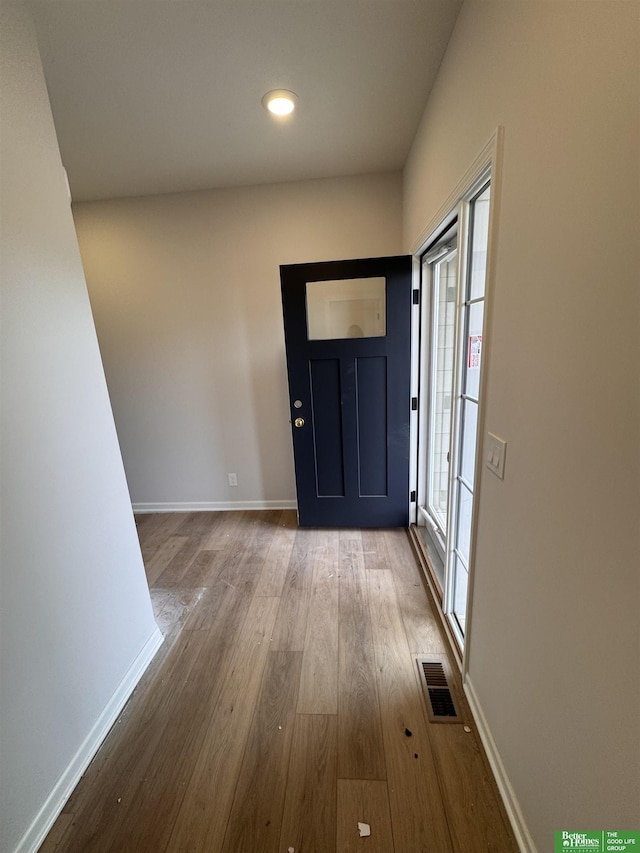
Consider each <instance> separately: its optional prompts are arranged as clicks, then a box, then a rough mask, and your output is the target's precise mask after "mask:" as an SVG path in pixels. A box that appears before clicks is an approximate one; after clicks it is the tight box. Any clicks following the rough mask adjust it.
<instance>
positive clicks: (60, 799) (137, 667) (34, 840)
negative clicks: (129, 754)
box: [14, 628, 164, 853]
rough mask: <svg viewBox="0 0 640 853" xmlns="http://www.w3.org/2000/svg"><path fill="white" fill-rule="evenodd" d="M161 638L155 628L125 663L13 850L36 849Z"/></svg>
mask: <svg viewBox="0 0 640 853" xmlns="http://www.w3.org/2000/svg"><path fill="white" fill-rule="evenodd" d="M163 641H164V637H163V636H162V634H161V633H160V630H159V629H158V628H156V630H155V631H154V633H153V634H152V635H151V637H149V639H148V640H147V642H146V643H145V645H144V647H143V649H142V650H141V652H140V653H139V654H138V656H137V657H136V659H135V660H134V662H133V663H132V664H131V666H130V667H129V670H128V671H127V673H126V675H125V676H124V678H123V679H122V681H121V682H120V684H119V685H118V687H117V689H116V691H115V693H114V694H113V696H112V697H111V699H110V700H109V702H108V703H107V706H106V707H105V709H104V710H103V712H102V713H101V714H100V716H99V717H98V719H97V720H96V722H95V724H94V726H93V728H92V729H91V731H90V732H89V734H88V735H87V737H86V738H85V740H84V743H83V744H82V745H81V746H80V749H78V751H77V752H76V754H75V755H74V757H73V758H72V759H71V762H70V763H69V765H68V766H67V768H66V770H65V771H64V772H63V774H62V776H61V777H60V779H59V780H58V782H57V783H56V785H55V786H54V788H53V790H52V791H51V793H50V794H49V796H48V797H47V799H46V801H45V803H44V805H43V806H42V808H41V809H40V811H39V812H38V814H37V815H36V817H35V818H34V820H33V822H32V823H31V826H30V827H29V828H28V829H27V831H26V832H25V834H24V835H23V836H22V839H21V840H20V843H19V844H18V846H17V847H16V848H15V851H14V853H36V851H37V850H38V848H39V847H40V845H41V844H42V842H43V841H44V839H45V838H46V836H47V834H48V832H49V830H50V829H51V827H52V826H53V824H54V823H55V821H56V818H57V817H58V815H59V814H60V812H61V811H62V809H63V808H64V804H65V803H66V802H67V800H68V799H69V797H70V796H71V794H72V792H73V789H74V788H75V787H76V785H77V784H78V782H79V781H80V778H81V776H82V774H83V773H84V771H85V770H86V769H87V767H88V766H89V764H90V763H91V760H92V758H93V757H94V755H95V754H96V752H97V751H98V749H99V748H100V745H101V744H102V741H103V740H104V739H105V737H106V736H107V734H108V733H109V730H110V729H111V726H113V724H114V723H115V721H116V720H117V719H118V717H119V715H120V712H121V711H122V709H123V708H124V706H125V704H126V702H127V699H128V698H129V696H131V694H132V693H133V690H134V688H135V686H136V685H137V683H138V682H139V681H140V679H141V678H142V675H143V674H144V671H145V670H146V668H147V667H148V666H149V664H150V663H151V661H152V660H153V658H154V656H155V653H156V652H157V651H158V649H159V648H160V646H161V645H162V643H163Z"/></svg>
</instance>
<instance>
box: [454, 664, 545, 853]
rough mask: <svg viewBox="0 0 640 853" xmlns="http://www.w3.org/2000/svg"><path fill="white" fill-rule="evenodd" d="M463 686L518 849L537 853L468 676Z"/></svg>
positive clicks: (525, 852)
mask: <svg viewBox="0 0 640 853" xmlns="http://www.w3.org/2000/svg"><path fill="white" fill-rule="evenodd" d="M463 686H464V692H465V694H466V696H467V699H468V700H469V707H470V708H471V713H472V714H473V718H474V720H475V722H476V725H477V727H478V733H479V734H480V740H481V741H482V745H483V746H484V750H485V752H486V754H487V758H488V759H489V764H490V765H491V769H492V770H493V775H494V777H495V780H496V784H497V785H498V790H499V791H500V796H501V797H502V802H503V803H504V807H505V809H506V812H507V816H508V818H509V821H510V823H511V828H512V829H513V833H514V835H515V837H516V841H517V842H518V847H519V848H520V850H521V853H538V850H537V848H536V845H535V843H534V841H533V838H532V837H531V833H530V832H529V829H528V827H527V824H526V821H525V819H524V815H523V814H522V809H521V808H520V804H519V802H518V798H517V797H516V794H515V791H514V790H513V787H512V785H511V781H510V779H509V776H508V775H507V771H506V769H505V766H504V764H503V763H502V758H501V757H500V753H499V752H498V747H497V746H496V742H495V741H494V739H493V735H492V734H491V730H490V728H489V725H488V723H487V719H486V717H485V715H484V712H483V710H482V706H481V705H480V702H479V701H478V696H477V694H476V691H475V690H474V688H473V684H472V683H471V679H470V678H469V675H468V674H467V676H466V678H465V680H464V685H463Z"/></svg>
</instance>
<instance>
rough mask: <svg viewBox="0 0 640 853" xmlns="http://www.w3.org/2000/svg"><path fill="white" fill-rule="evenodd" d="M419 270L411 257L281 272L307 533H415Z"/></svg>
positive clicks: (298, 485)
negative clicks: (414, 278)
mask: <svg viewBox="0 0 640 853" xmlns="http://www.w3.org/2000/svg"><path fill="white" fill-rule="evenodd" d="M411 269H412V261H411V258H410V257H409V256H406V257H392V258H368V259H362V260H349V261H331V262H327V263H316V264H295V265H290V266H282V267H281V268H280V277H281V283H282V305H283V312H284V326H285V342H286V348H287V370H288V374H289V392H290V406H291V422H292V433H293V448H294V459H295V469H296V489H297V495H298V516H299V522H300V524H301V525H303V526H335V527H395V526H406V525H407V524H408V520H409V518H408V511H409V491H408V490H409V412H410V397H409V393H410V384H409V383H410V315H411ZM308 284H311V286H310V287H307V285H308ZM307 310H309V311H310V312H311V313H312V317H311V320H310V322H309V321H308V318H307ZM309 329H310V332H311V333H309V331H308V330H309ZM339 335H341V336H342V337H338V336H339ZM296 400H299V401H301V403H302V405H301V406H300V407H299V408H296V407H295V406H294V402H295V401H296Z"/></svg>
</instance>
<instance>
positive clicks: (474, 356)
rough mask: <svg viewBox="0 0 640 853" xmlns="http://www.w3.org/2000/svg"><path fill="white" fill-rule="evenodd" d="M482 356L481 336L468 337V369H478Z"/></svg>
mask: <svg viewBox="0 0 640 853" xmlns="http://www.w3.org/2000/svg"><path fill="white" fill-rule="evenodd" d="M481 355H482V335H469V360H468V366H469V368H473V367H480V356H481Z"/></svg>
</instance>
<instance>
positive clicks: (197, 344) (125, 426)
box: [74, 174, 401, 506]
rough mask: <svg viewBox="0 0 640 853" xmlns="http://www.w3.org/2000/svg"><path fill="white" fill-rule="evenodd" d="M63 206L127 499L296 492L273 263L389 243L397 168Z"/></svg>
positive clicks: (290, 495)
mask: <svg viewBox="0 0 640 853" xmlns="http://www.w3.org/2000/svg"><path fill="white" fill-rule="evenodd" d="M74 218H75V222H76V228H77V233H78V240H79V243H80V249H81V252H82V259H83V263H84V268H85V273H86V276H87V283H88V287H89V293H90V297H91V303H92V306H93V311H94V316H95V319H96V328H97V331H98V338H99V341H100V347H101V351H102V357H103V360H104V365H105V372H106V375H107V381H108V384H109V391H110V394H111V400H112V403H113V410H114V415H115V420H116V424H117V429H118V435H119V438H120V444H121V447H122V453H123V458H124V464H125V469H126V471H127V477H128V481H129V487H130V490H131V496H132V500H133V501H134V504H164V505H165V506H175V505H180V504H192V503H214V504H215V503H220V504H229V503H236V502H243V501H250V502H258V503H260V502H274V504H277V505H282V503H283V501H284V502H286V501H294V500H295V484H294V478H293V461H292V450H291V433H290V426H289V405H288V393H287V376H286V366H285V356H284V334H283V329H282V308H281V302H280V277H279V265H280V264H287V263H299V262H307V261H318V260H334V259H338V258H349V257H367V256H372V255H392V254H397V253H399V250H400V247H401V177H400V175H399V174H388V175H378V176H371V177H357V178H338V179H330V180H319V181H308V182H299V183H290V184H280V185H269V186H262V187H249V188H246V187H245V188H240V189H230V190H217V191H209V192H198V193H181V194H175V195H161V196H154V197H147V198H140V199H123V200H116V201H103V202H93V203H85V204H78V205H75V206H74ZM229 472H233V473H236V474H237V475H238V483H239V485H238V487H237V488H235V487H229V486H228V481H227V473H229Z"/></svg>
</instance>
